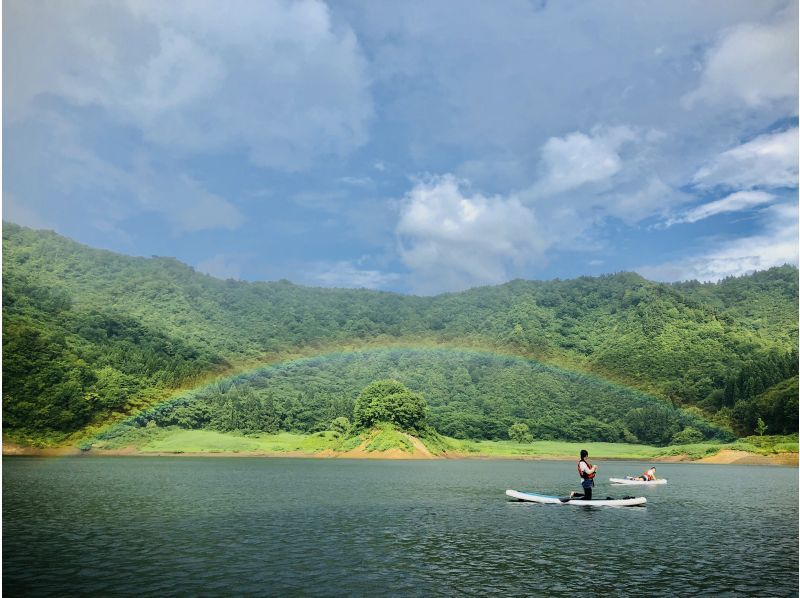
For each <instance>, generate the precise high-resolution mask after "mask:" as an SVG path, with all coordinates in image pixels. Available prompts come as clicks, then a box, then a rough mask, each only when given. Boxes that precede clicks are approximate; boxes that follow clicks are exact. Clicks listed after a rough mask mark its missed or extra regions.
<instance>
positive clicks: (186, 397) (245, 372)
mask: <svg viewBox="0 0 800 598" xmlns="http://www.w3.org/2000/svg"><path fill="white" fill-rule="evenodd" d="M391 352H404V353H414V352H426V353H430V352H435V353H441V354H450V355H457V356H460V357H463V358H464V359H472V358H489V359H492V360H503V361H505V362H506V363H508V364H509V365H511V364H528V365H531V364H535V365H537V366H538V367H540V368H542V369H543V370H545V371H550V372H552V373H554V374H559V375H562V376H565V377H566V378H568V379H569V380H571V381H574V382H586V383H601V384H604V385H609V386H611V387H614V388H616V389H617V390H619V391H625V392H630V393H633V394H635V395H638V396H640V397H642V398H645V399H646V400H658V399H656V398H655V397H653V396H652V395H649V394H647V393H645V392H643V391H641V390H640V389H636V388H634V387H630V386H627V385H624V384H620V383H619V382H617V381H614V380H611V379H608V378H605V377H602V376H598V375H596V374H591V373H588V372H586V371H581V370H580V369H578V368H573V367H565V366H563V365H556V364H554V363H553V362H549V361H545V360H542V359H536V358H533V357H530V356H525V355H522V354H519V353H516V352H514V351H513V350H509V349H502V348H498V347H487V346H485V345H476V344H470V343H464V344H442V343H440V342H426V341H422V342H420V341H416V342H413V343H408V342H397V341H394V342H383V343H380V344H378V343H364V344H360V345H352V346H347V347H341V346H340V347H336V348H327V349H321V350H319V349H318V350H317V352H313V353H309V354H306V355H298V354H289V355H287V354H279V355H272V356H270V358H268V359H266V360H264V361H261V362H257V363H247V364H242V365H240V366H238V367H237V368H235V371H233V372H230V371H229V372H227V373H225V374H222V375H218V376H215V377H213V378H207V379H205V380H202V381H201V382H200V383H198V384H195V385H193V386H190V387H187V388H181V389H179V390H176V391H174V392H172V393H171V394H170V395H169V396H167V397H166V398H164V399H162V400H159V401H157V402H156V403H154V404H152V405H149V406H148V407H146V408H145V409H143V410H140V411H138V412H136V413H134V414H131V415H127V416H124V417H123V418H122V419H118V420H116V421H113V422H110V423H107V424H105V425H103V426H102V427H100V428H94V429H92V430H91V432H90V434H89V436H88V438H86V440H84V442H83V443H82V444H91V443H92V442H94V441H97V440H102V439H104V438H110V437H113V436H114V435H116V433H117V432H119V431H120V429H121V428H122V427H129V426H132V425H139V424H141V423H143V422H144V421H146V420H148V419H151V418H152V417H153V416H154V415H156V414H158V413H159V412H164V411H167V410H169V409H172V408H173V407H175V406H177V405H181V404H187V403H190V402H192V401H194V400H197V399H200V398H202V397H203V395H204V394H206V393H207V392H208V391H209V390H212V389H218V388H229V387H231V386H237V385H240V384H246V383H248V382H250V381H252V380H254V379H256V378H261V377H269V376H271V375H273V374H275V373H280V372H286V371H287V370H291V369H293V368H295V367H297V366H309V365H320V366H322V365H324V364H325V363H328V362H332V361H340V360H347V359H354V358H357V357H358V356H359V355H365V356H366V355H372V354H374V353H387V354H388V353H391ZM87 432H88V430H87Z"/></svg>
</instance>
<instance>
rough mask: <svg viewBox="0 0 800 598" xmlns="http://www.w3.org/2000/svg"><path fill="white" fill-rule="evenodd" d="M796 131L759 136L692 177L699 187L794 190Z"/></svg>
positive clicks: (729, 151)
mask: <svg viewBox="0 0 800 598" xmlns="http://www.w3.org/2000/svg"><path fill="white" fill-rule="evenodd" d="M797 148H798V136H797V128H796V127H795V128H792V129H788V130H786V131H781V132H779V133H768V134H765V135H760V136H758V137H756V138H755V139H752V140H751V141H748V142H747V143H743V144H742V145H739V146H737V147H735V148H733V149H731V150H728V151H726V152H724V153H723V154H720V155H719V156H717V157H716V158H715V159H714V160H713V161H712V162H711V163H710V164H707V165H706V166H703V167H702V168H701V169H700V170H698V171H697V173H696V174H695V175H694V178H693V182H694V183H695V184H696V185H698V186H700V187H714V186H718V185H719V186H724V187H731V188H738V189H752V188H753V187H796V186H797V174H798V173H797V164H798V149H797Z"/></svg>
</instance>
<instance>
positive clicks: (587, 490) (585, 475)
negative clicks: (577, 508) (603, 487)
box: [569, 449, 597, 500]
mask: <svg viewBox="0 0 800 598" xmlns="http://www.w3.org/2000/svg"><path fill="white" fill-rule="evenodd" d="M588 457H589V451H587V450H586V449H583V450H581V460H580V461H578V475H580V476H581V487H582V488H583V493H582V494H581V493H579V492H570V494H569V497H570V498H579V499H581V500H592V488H593V487H594V476H595V475H597V465H592V464H591V463H589V461H587V458H588Z"/></svg>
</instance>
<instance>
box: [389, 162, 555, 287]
mask: <svg viewBox="0 0 800 598" xmlns="http://www.w3.org/2000/svg"><path fill="white" fill-rule="evenodd" d="M396 233H397V235H398V239H399V243H400V253H401V256H402V259H403V262H404V263H405V264H406V265H407V266H408V267H409V268H410V269H411V270H412V279H413V280H412V283H413V285H414V288H415V290H416V291H417V292H421V293H434V292H440V291H453V290H461V289H465V288H468V287H471V286H475V285H480V284H494V283H498V282H503V281H505V280H507V276H508V271H509V269H510V268H511V267H514V266H521V265H522V264H524V263H526V262H528V261H530V260H531V259H533V258H534V257H540V256H541V254H542V252H543V251H544V249H545V247H546V246H547V241H545V240H544V239H543V237H542V235H541V233H540V232H539V226H538V224H537V222H536V219H535V217H534V214H533V212H532V211H531V210H530V209H528V208H526V207H525V206H524V205H522V203H521V202H520V201H519V200H518V199H517V198H516V197H513V196H512V197H507V198H506V197H500V196H494V197H484V196H483V195H480V194H477V193H476V194H473V195H471V196H469V195H467V194H466V193H464V192H463V191H462V189H461V185H460V183H459V181H458V180H457V179H455V177H453V176H452V175H446V176H443V177H438V178H434V179H432V180H430V181H427V182H420V183H418V184H417V185H416V186H415V187H414V188H413V189H412V190H411V191H410V192H409V193H408V194H407V195H406V197H405V199H404V201H403V204H402V207H401V213H400V220H399V222H398V224H397V227H396Z"/></svg>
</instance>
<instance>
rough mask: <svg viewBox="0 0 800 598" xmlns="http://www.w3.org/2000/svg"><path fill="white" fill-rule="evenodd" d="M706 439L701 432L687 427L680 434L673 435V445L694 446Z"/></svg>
mask: <svg viewBox="0 0 800 598" xmlns="http://www.w3.org/2000/svg"><path fill="white" fill-rule="evenodd" d="M703 440H705V438H704V437H703V433H702V432H701V431H700V430H697V429H695V428H692V427H691V426H687V427H686V428H684V429H683V430H681V431H680V432H675V434H673V435H672V444H694V443H696V442H703Z"/></svg>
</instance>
